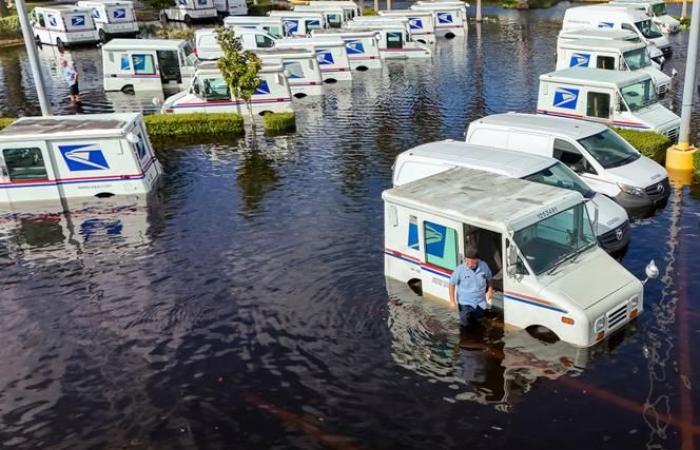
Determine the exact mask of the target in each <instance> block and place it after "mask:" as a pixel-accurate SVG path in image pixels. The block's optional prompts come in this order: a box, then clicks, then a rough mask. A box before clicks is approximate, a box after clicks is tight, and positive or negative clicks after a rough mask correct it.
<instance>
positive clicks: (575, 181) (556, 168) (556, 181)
mask: <svg viewBox="0 0 700 450" xmlns="http://www.w3.org/2000/svg"><path fill="white" fill-rule="evenodd" d="M523 180H527V181H532V182H534V183H542V184H547V185H549V186H556V187H560V188H564V189H570V190H573V191H577V192H580V193H581V195H583V196H584V197H585V198H591V197H593V196H594V195H595V193H594V192H593V191H592V190H591V188H589V187H588V185H586V183H584V182H583V180H582V179H581V178H579V176H578V175H576V174H575V173H574V171H573V170H571V169H569V168H568V167H566V166H565V165H564V164H563V163H561V162H559V161H557V162H556V163H555V164H553V165H551V166H549V167H547V168H546V169H544V170H540V171H539V172H537V173H533V174H532V175H528V176H526V177H524V178H523Z"/></svg>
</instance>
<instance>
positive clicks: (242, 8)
mask: <svg viewBox="0 0 700 450" xmlns="http://www.w3.org/2000/svg"><path fill="white" fill-rule="evenodd" d="M214 8H216V12H217V13H219V15H220V16H245V15H246V14H248V4H247V3H246V1H245V0H214Z"/></svg>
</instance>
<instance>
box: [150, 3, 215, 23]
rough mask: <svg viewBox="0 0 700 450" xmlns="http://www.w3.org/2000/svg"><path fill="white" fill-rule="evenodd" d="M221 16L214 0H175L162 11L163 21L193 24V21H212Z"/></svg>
mask: <svg viewBox="0 0 700 450" xmlns="http://www.w3.org/2000/svg"><path fill="white" fill-rule="evenodd" d="M218 17H219V13H218V12H217V11H216V8H215V7H214V0H175V4H174V5H173V6H171V7H169V8H165V9H162V10H161V11H160V20H161V21H162V22H168V21H171V20H173V21H176V22H185V23H186V24H187V25H191V24H192V23H193V22H199V21H210V20H215V19H217V18H218Z"/></svg>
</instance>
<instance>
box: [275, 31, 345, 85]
mask: <svg viewBox="0 0 700 450" xmlns="http://www.w3.org/2000/svg"><path fill="white" fill-rule="evenodd" d="M275 48H279V49H284V48H306V49H308V50H312V51H314V52H316V60H317V61H318V65H319V66H320V67H321V75H322V76H323V81H325V82H326V83H335V82H336V81H351V80H352V69H351V68H350V60H349V59H348V52H347V49H346V48H345V42H344V41H343V40H342V39H336V38H332V37H327V36H324V35H320V36H315V37H308V38H286V39H277V41H275Z"/></svg>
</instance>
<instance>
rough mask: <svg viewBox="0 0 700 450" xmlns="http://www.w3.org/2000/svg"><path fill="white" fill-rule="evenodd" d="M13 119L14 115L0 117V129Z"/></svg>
mask: <svg viewBox="0 0 700 450" xmlns="http://www.w3.org/2000/svg"><path fill="white" fill-rule="evenodd" d="M15 120H17V119H15V118H14V117H0V130H2V129H3V128H5V127H8V126H10V124H11V123H12V122H14V121H15Z"/></svg>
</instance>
